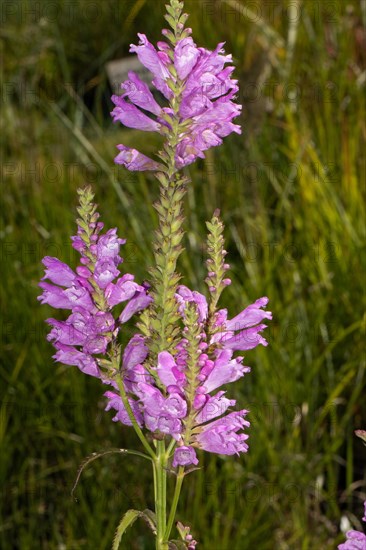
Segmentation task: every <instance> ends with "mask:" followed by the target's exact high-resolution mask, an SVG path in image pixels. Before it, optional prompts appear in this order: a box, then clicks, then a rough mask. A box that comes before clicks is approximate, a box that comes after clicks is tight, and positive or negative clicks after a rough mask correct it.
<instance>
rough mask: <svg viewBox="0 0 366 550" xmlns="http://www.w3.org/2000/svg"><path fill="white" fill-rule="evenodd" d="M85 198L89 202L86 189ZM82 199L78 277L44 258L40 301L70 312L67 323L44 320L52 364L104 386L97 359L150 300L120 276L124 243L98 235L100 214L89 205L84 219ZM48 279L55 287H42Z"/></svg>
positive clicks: (112, 232)
mask: <svg viewBox="0 0 366 550" xmlns="http://www.w3.org/2000/svg"><path fill="white" fill-rule="evenodd" d="M84 193H85V195H86V196H89V197H90V196H91V197H92V195H91V192H90V191H89V190H88V189H87V190H85V191H84ZM80 194H81V196H82V197H83V198H82V199H81V207H80V208H79V213H80V215H81V216H84V218H83V219H82V220H81V221H80V225H79V227H78V234H77V235H76V236H75V237H72V245H73V247H74V248H75V249H76V250H77V251H78V252H79V253H80V255H81V258H80V264H81V265H79V266H78V267H77V268H76V273H77V275H76V274H75V273H74V271H73V270H72V269H71V268H69V266H67V265H66V264H64V263H63V262H61V261H60V260H58V259H57V258H51V257H48V256H47V257H46V258H44V260H43V264H44V266H45V268H46V269H45V276H44V277H43V279H42V282H41V283H39V286H40V287H41V289H42V290H43V293H42V294H41V296H39V297H38V300H40V302H41V303H43V304H44V303H46V304H49V305H50V306H52V307H54V308H58V309H69V310H71V315H69V317H68V319H66V321H57V320H56V319H48V320H47V322H48V323H49V324H50V325H51V327H52V330H51V332H50V333H49V335H48V337H47V339H48V340H49V341H50V342H53V344H54V346H55V348H56V350H57V352H56V354H55V355H54V359H55V360H56V361H59V362H61V363H65V364H66V365H75V366H77V367H78V368H79V369H80V370H81V371H82V372H84V373H85V374H89V375H91V376H96V377H99V378H100V377H103V379H104V381H106V382H107V383H108V379H106V377H105V375H104V374H103V376H102V375H101V372H100V370H99V358H97V359H96V358H95V356H104V355H105V354H106V352H107V349H108V346H109V345H110V344H111V343H112V342H113V341H114V340H115V338H116V337H117V334H118V332H119V330H120V326H121V324H122V323H124V322H125V321H127V320H128V319H130V318H131V317H132V315H133V314H134V313H136V312H137V311H140V310H141V309H143V308H144V307H146V306H147V305H148V304H149V303H150V302H151V297H150V296H148V295H147V293H146V291H147V288H146V287H145V286H141V285H138V284H137V283H135V282H134V280H133V279H134V277H133V275H130V274H128V273H125V274H124V275H123V276H122V277H119V274H120V271H119V270H118V269H117V266H118V265H119V264H120V263H121V262H122V258H120V256H119V251H120V246H121V245H122V244H124V243H125V242H126V241H125V240H124V239H120V238H119V237H118V235H117V230H116V229H109V230H108V231H107V232H106V233H105V234H100V233H101V231H102V229H103V224H102V223H101V222H98V221H97V220H98V218H99V214H98V213H97V212H95V205H93V204H92V203H89V204H87V206H86V212H89V214H86V213H85V214H84V211H83V207H84V208H85V204H86V203H87V201H86V199H85V197H84V196H83V193H80ZM90 200H91V199H90ZM83 205H84V206H83ZM90 212H91V214H90ZM88 216H89V217H88ZM87 220H88V221H87ZM86 226H88V227H87V230H86ZM46 278H48V279H50V280H51V281H52V282H53V283H55V284H50V283H47V282H44V279H46ZM58 285H59V286H58ZM63 287H66V288H63ZM120 302H127V305H126V306H125V308H124V310H123V312H122V315H120V317H119V319H117V320H115V317H114V316H113V314H112V311H111V310H112V308H113V307H114V306H115V305H117V304H119V303H120ZM141 350H145V348H144V345H143V344H141V342H140V345H139V352H138V356H139V357H140V356H141ZM126 351H127V350H126ZM145 357H146V353H145ZM109 383H111V380H109Z"/></svg>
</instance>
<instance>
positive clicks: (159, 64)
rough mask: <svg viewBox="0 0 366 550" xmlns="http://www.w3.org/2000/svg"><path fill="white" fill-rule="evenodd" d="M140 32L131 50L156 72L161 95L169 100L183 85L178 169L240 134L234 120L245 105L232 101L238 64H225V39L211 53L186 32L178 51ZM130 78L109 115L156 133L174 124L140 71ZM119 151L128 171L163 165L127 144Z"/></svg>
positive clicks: (228, 60)
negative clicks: (153, 43) (224, 140)
mask: <svg viewBox="0 0 366 550" xmlns="http://www.w3.org/2000/svg"><path fill="white" fill-rule="evenodd" d="M187 31H188V29H187ZM163 34H164V32H163ZM165 34H166V31H165ZM138 36H139V39H140V43H139V45H137V46H135V45H131V48H130V52H132V53H136V54H137V56H138V58H139V60H140V62H141V63H142V64H143V65H144V66H145V67H146V68H147V69H148V70H149V71H150V72H151V73H152V76H153V80H152V85H153V86H154V87H155V88H156V89H157V90H158V91H159V92H160V93H161V94H162V96H163V99H165V100H170V99H171V97H172V95H173V92H172V89H171V87H170V86H174V85H177V86H178V85H179V87H180V88H181V98H182V99H181V103H180V107H179V112H178V117H179V122H180V123H181V124H182V125H183V124H184V130H182V132H181V133H180V136H179V142H178V144H177V149H176V156H175V164H176V168H177V169H180V168H182V167H184V166H187V165H188V164H191V163H192V162H194V161H195V160H196V159H197V158H204V157H205V154H204V151H206V150H207V149H210V148H211V147H216V146H218V145H221V143H222V140H223V138H225V137H226V136H228V135H229V134H231V133H232V132H235V133H238V134H240V133H241V129H240V126H238V125H237V124H233V122H232V120H233V119H234V118H236V117H237V116H239V115H240V112H241V106H240V105H238V104H236V103H234V101H233V100H234V99H235V94H236V93H237V91H238V85H237V80H234V79H232V78H231V74H232V72H233V70H234V67H233V66H231V65H227V63H231V62H232V58H231V55H225V54H224V50H223V45H224V43H220V44H218V46H217V47H216V49H215V50H214V51H209V50H206V49H205V48H199V47H197V45H196V44H195V42H194V41H193V39H192V38H191V37H189V36H185V37H184V38H182V39H180V40H178V41H177V43H176V45H175V47H174V49H172V48H171V46H170V45H169V44H168V43H167V42H159V43H158V49H155V47H154V46H153V45H152V44H151V43H150V42H149V41H148V39H147V38H146V36H145V35H144V34H139V35H138ZM174 74H176V75H177V78H176V77H174ZM128 77H129V78H128V80H126V81H125V82H123V83H122V84H121V88H122V90H123V94H122V95H121V96H116V95H114V96H112V101H113V103H114V104H115V108H114V109H113V111H112V113H111V114H112V117H113V120H114V121H115V122H116V121H119V122H122V124H124V125H125V126H127V127H129V128H136V129H139V130H144V131H152V132H158V133H163V127H168V128H170V126H169V122H167V120H166V116H165V115H166V114H171V109H169V108H167V107H160V105H159V104H158V103H157V101H156V100H155V99H154V96H153V94H152V93H151V91H150V90H149V88H148V86H147V85H146V84H145V83H144V82H142V81H141V79H140V78H139V77H138V75H137V74H136V73H134V72H132V71H131V72H129V73H128ZM178 79H179V82H178ZM168 82H169V84H170V86H169V85H168ZM126 99H128V101H126ZM141 109H143V111H144V112H143V111H141ZM149 113H150V114H149ZM165 129H166V128H165ZM118 149H119V150H120V151H121V153H120V154H119V155H117V157H116V158H115V162H116V163H117V164H123V165H124V166H125V167H126V168H127V169H128V170H131V171H135V170H157V169H159V168H158V166H159V164H158V163H156V162H155V161H153V160H152V159H149V158H148V157H146V156H145V155H142V153H139V152H138V151H136V150H135V149H129V148H127V147H125V146H124V145H119V146H118ZM160 166H161V165H160Z"/></svg>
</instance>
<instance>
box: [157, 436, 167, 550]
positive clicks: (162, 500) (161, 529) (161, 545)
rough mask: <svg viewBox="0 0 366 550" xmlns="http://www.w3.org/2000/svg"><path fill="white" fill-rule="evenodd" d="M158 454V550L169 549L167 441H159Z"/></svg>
mask: <svg viewBox="0 0 366 550" xmlns="http://www.w3.org/2000/svg"><path fill="white" fill-rule="evenodd" d="M156 447H157V454H156V458H155V461H154V486H155V514H156V530H157V533H156V550H167V549H168V543H167V539H166V537H165V529H166V452H165V442H164V440H163V441H158V442H157V446H156Z"/></svg>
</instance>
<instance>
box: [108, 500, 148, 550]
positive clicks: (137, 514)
mask: <svg viewBox="0 0 366 550" xmlns="http://www.w3.org/2000/svg"><path fill="white" fill-rule="evenodd" d="M137 518H142V519H144V520H145V521H146V523H147V524H148V526H149V527H150V529H151V530H152V532H153V533H154V534H156V516H155V514H154V512H152V511H151V510H144V511H143V512H141V511H140V510H133V509H131V510H127V512H126V513H125V515H124V516H123V518H122V519H121V521H120V524H119V525H118V527H117V531H116V534H115V535H114V540H113V545H112V550H118V548H119V545H120V543H121V540H122V537H123V534H124V532H125V531H126V529H127V527H129V526H130V525H132V524H133V523H134V522H135V521H136V520H137Z"/></svg>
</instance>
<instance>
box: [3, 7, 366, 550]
mask: <svg viewBox="0 0 366 550" xmlns="http://www.w3.org/2000/svg"><path fill="white" fill-rule="evenodd" d="M1 7H2V19H3V25H2V28H1V31H0V44H1V49H2V54H3V62H2V77H3V85H2V106H1V107H2V108H1V123H2V132H1V145H2V158H1V169H2V227H1V234H0V237H1V243H0V244H1V256H2V274H1V282H2V285H1V287H2V289H1V292H2V296H1V298H2V310H3V311H2V317H1V319H2V320H1V328H2V337H1V344H2V345H1V351H2V361H1V370H0V380H1V402H0V445H1V456H0V484H1V503H0V547H1V548H3V549H4V550H8V549H9V550H12V549H17V548H19V549H21V550H23V549H25V550H27V549H32V550H33V549H40V548H41V549H47V550H48V549H52V550H53V549H55V550H56V549H57V550H63V549H67V550H69V549H70V550H71V549H75V550H76V549H91V550H95V549H100V550H103V549H107V548H110V546H111V541H112V538H113V534H114V530H115V528H116V525H117V523H118V521H119V519H120V517H121V516H122V514H123V513H124V511H125V510H127V509H128V508H131V507H133V508H140V509H143V508H144V507H146V506H150V507H152V506H153V500H152V480H151V473H150V471H149V470H148V469H147V467H146V465H145V463H144V464H142V463H141V461H140V460H139V459H138V458H133V459H132V458H128V459H127V458H124V457H122V456H120V455H110V456H106V457H104V458H101V459H100V460H98V461H95V462H93V464H91V465H90V466H89V467H88V468H87V469H86V470H85V472H84V474H83V476H82V478H81V482H80V484H79V486H78V488H77V490H76V496H77V501H75V500H74V499H73V498H71V496H70V491H71V487H72V484H73V481H74V479H75V475H76V472H77V469H78V466H79V464H80V463H81V462H82V460H83V459H84V458H85V457H86V456H88V455H89V454H90V453H92V452H94V451H100V450H103V449H105V448H110V447H138V442H137V440H136V438H135V437H134V434H133V433H132V432H131V430H129V429H127V428H123V427H121V426H119V425H115V424H114V423H113V422H111V414H110V413H104V412H103V409H104V406H105V400H104V398H103V397H102V393H103V388H101V386H100V384H99V382H98V381H97V380H94V379H91V378H88V377H84V376H83V375H82V374H81V373H80V372H79V371H78V370H77V369H75V368H67V367H64V366H62V365H60V364H54V363H53V361H52V359H51V355H52V347H51V346H50V345H49V344H48V343H47V342H46V341H45V335H46V331H47V330H46V326H45V324H44V319H45V318H47V317H48V316H50V314H53V313H52V311H51V308H47V307H46V306H43V307H41V306H40V305H39V303H38V302H37V301H36V296H37V295H38V294H39V289H38V288H37V284H38V281H39V279H40V277H41V276H42V267H41V259H42V257H43V256H45V255H52V256H57V257H59V258H60V259H62V260H64V261H71V263H72V264H73V265H75V262H76V257H75V255H74V254H73V252H72V250H71V247H70V241H69V236H70V235H72V234H74V232H75V222H74V218H75V206H76V200H77V199H76V189H77V187H78V186H80V185H83V184H84V183H86V182H89V183H91V184H92V186H93V188H94V191H95V193H96V200H97V202H98V203H99V205H100V208H99V209H100V212H101V214H102V218H103V219H104V221H105V222H106V225H107V226H110V227H114V226H117V227H118V229H119V233H120V235H122V236H124V237H126V238H127V239H128V243H129V244H128V245H127V246H126V252H125V258H126V259H125V267H126V270H128V271H132V272H133V273H135V274H136V278H137V279H138V280H143V279H144V278H145V277H146V276H147V269H148V267H149V265H150V264H151V261H152V257H151V240H152V231H153V228H154V226H155V223H156V216H155V213H154V210H153V208H152V202H153V201H154V200H155V199H156V197H157V192H158V188H157V183H156V181H155V180H154V179H153V178H152V177H151V176H150V175H149V174H147V175H145V174H130V173H127V172H126V171H125V170H123V169H121V168H117V167H116V166H115V165H114V164H113V157H114V155H115V153H116V150H115V145H116V144H117V143H125V144H126V145H134V146H136V147H137V148H141V149H142V150H143V151H144V152H147V153H152V152H153V151H155V150H156V148H157V147H158V145H159V142H158V140H157V139H156V138H155V137H154V136H151V135H149V134H143V133H140V132H135V131H133V130H126V129H124V128H123V127H122V126H120V125H113V124H112V123H111V120H110V117H109V115H108V111H109V110H110V109H111V107H112V105H111V102H110V100H109V97H110V94H111V92H110V89H109V87H108V82H107V78H106V73H105V63H106V62H107V61H108V60H111V59H115V58H119V57H124V56H126V55H128V46H129V44H130V43H131V42H132V43H136V42H137V37H136V33H137V32H144V33H146V34H147V35H148V36H149V38H150V39H151V40H158V39H159V38H160V37H159V32H160V29H161V27H162V26H165V25H163V13H164V2H162V1H160V0H145V1H144V0H131V1H118V0H113V1H108V0H106V1H103V2H101V3H98V4H97V3H93V2H89V1H86V0H85V1H84V0H75V1H74V2H62V1H61V0H55V1H53V2H48V1H47V0H44V1H43V2H32V1H27V0H22V1H14V2H4V1H3V2H2V6H1ZM186 9H187V10H188V11H189V12H190V13H191V18H190V20H189V21H190V25H191V26H192V28H193V32H194V38H195V40H196V42H197V43H198V44H199V45H204V46H206V47H208V48H213V47H215V46H216V44H217V43H218V42H219V41H224V40H225V41H226V46H225V47H226V50H227V51H228V52H232V53H233V57H234V60H235V64H236V67H237V70H236V74H237V77H238V78H239V80H240V85H241V94H240V101H241V102H242V103H243V106H244V107H243V116H242V119H241V121H240V123H241V124H242V126H243V134H242V136H236V135H234V136H231V137H229V138H228V139H227V140H226V141H225V144H224V145H223V146H222V147H220V148H218V149H215V150H212V151H210V152H208V154H207V158H206V160H204V161H199V162H197V163H196V164H195V165H194V166H190V167H188V169H187V174H188V175H189V176H190V178H191V180H192V183H191V185H190V188H189V192H188V196H187V200H186V213H187V223H186V241H185V245H186V249H187V251H186V252H185V254H184V255H183V256H182V258H181V262H180V270H181V273H182V274H183V276H184V282H185V283H186V284H188V285H193V286H194V287H195V288H197V289H200V290H204V284H203V279H204V276H205V275H204V273H205V271H204V263H203V243H204V238H205V225H204V222H205V220H206V219H209V218H210V217H211V215H212V212H213V210H214V209H215V208H217V207H219V208H220V209H221V212H222V216H223V219H224V222H225V224H226V238H227V247H228V251H229V253H230V255H229V261H230V262H231V264H232V271H231V276H232V279H233V284H232V286H230V287H229V288H228V289H227V291H226V293H225V295H224V304H225V306H226V305H227V307H228V309H229V312H230V314H235V312H237V311H239V310H240V309H241V308H243V307H245V305H247V304H248V303H251V302H252V301H253V300H255V299H256V298H258V297H260V296H262V295H267V296H269V297H270V300H271V301H270V309H271V310H272V311H273V316H274V320H273V321H272V322H271V323H270V328H269V329H268V333H267V334H268V336H269V341H270V346H269V347H268V348H267V349H257V350H254V351H251V352H248V353H247V356H246V364H249V365H251V366H252V373H251V374H250V375H249V376H247V377H245V379H244V380H243V381H241V382H239V383H237V384H235V386H233V387H232V388H230V389H229V391H230V395H232V396H233V397H235V398H237V399H238V402H239V404H240V406H241V407H246V408H249V409H250V410H251V415H250V417H251V422H252V426H251V429H250V440H249V443H250V450H249V452H248V454H247V455H245V456H241V457H229V458H222V457H217V456H214V455H211V454H208V453H206V454H201V455H200V466H201V469H200V470H199V471H197V472H195V473H193V474H191V475H190V476H189V477H188V478H187V480H186V482H185V487H184V490H183V495H182V499H181V502H180V505H179V512H178V517H179V519H181V520H182V521H183V522H187V523H188V524H190V525H191V526H192V532H193V534H194V536H195V537H196V538H197V539H198V540H199V542H200V546H199V548H202V550H211V549H214V550H216V549H217V550H226V549H230V550H234V549H235V550H254V549H259V550H272V549H281V550H298V549H301V550H306V549H311V550H313V549H320V550H322V549H334V548H336V544H337V543H339V542H340V541H342V540H343V539H344V536H343V535H342V534H341V533H340V531H339V524H340V518H341V516H342V515H343V516H345V517H347V518H348V520H349V522H350V523H351V524H352V525H353V526H355V527H359V528H360V527H361V526H360V517H361V511H362V501H363V499H365V498H366V488H365V471H364V464H365V458H366V457H365V448H364V447H363V445H362V442H361V441H360V440H357V438H355V436H354V434H353V430H354V429H355V428H362V427H363V428H365V427H366V414H365V411H366V407H365V356H364V352H363V337H364V325H363V323H364V320H363V319H364V318H363V315H364V293H363V284H364V278H365V277H364V276H365V254H364V243H365V240H364V237H365V226H364V201H363V199H364V191H365V188H364V183H365V156H364V151H365V135H366V128H365V99H364V98H365V96H364V87H365V69H366V60H365V51H366V48H365V43H366V33H365V26H364V24H365V10H366V6H365V2H364V1H363V0H361V1H358V0H349V1H347V2H343V1H342V0H334V1H332V2H327V1H321V0H319V1H317V0H304V1H302V2H301V1H300V0H299V1H298V2H294V1H291V2H290V1H289V2H287V1H286V0H282V1H277V0H276V1H275V0H273V1H269V0H266V1H265V0H257V1H256V2H247V3H246V2H244V0H237V1H234V2H232V3H231V5H229V4H228V3H225V2H219V1H204V0H202V1H201V0H194V1H192V0H191V1H187V2H186ZM129 330H131V331H132V330H133V327H132V326H131V327H130V329H129ZM172 483H173V479H171V480H170V484H171V485H172ZM124 544H125V546H124V547H125V548H131V549H150V548H153V541H152V538H151V536H150V534H149V532H148V530H147V528H146V527H145V525H144V524H139V523H137V524H135V525H134V527H133V528H132V529H131V530H130V531H129V532H128V535H127V537H126V541H125V543H124Z"/></svg>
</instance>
